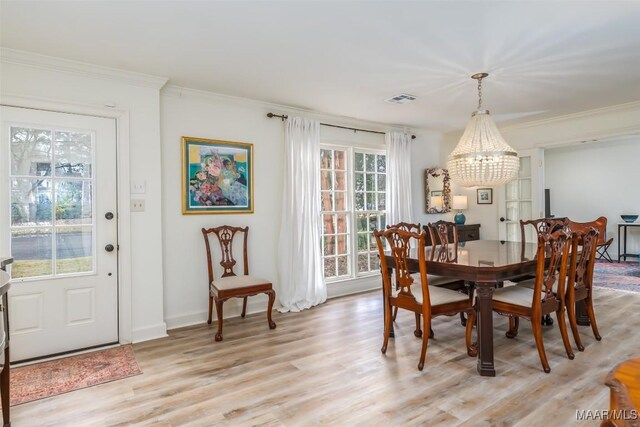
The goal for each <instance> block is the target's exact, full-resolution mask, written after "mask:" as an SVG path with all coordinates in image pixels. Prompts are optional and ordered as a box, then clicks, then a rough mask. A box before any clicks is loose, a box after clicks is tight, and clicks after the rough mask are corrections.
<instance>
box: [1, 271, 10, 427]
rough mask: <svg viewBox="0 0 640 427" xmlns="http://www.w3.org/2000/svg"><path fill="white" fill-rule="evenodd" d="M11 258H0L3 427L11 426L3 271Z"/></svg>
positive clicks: (7, 282)
mask: <svg viewBox="0 0 640 427" xmlns="http://www.w3.org/2000/svg"><path fill="white" fill-rule="evenodd" d="M12 262H13V258H0V323H1V325H0V328H1V330H0V336H1V339H0V369H1V371H0V402H2V421H3V425H4V426H5V427H6V426H10V425H11V417H10V412H9V403H10V400H11V399H10V398H9V392H10V387H9V375H10V373H9V307H8V306H7V304H8V297H7V291H8V290H9V288H10V287H11V282H10V280H11V277H9V274H7V272H6V271H5V268H6V266H7V265H9V264H11V263H12Z"/></svg>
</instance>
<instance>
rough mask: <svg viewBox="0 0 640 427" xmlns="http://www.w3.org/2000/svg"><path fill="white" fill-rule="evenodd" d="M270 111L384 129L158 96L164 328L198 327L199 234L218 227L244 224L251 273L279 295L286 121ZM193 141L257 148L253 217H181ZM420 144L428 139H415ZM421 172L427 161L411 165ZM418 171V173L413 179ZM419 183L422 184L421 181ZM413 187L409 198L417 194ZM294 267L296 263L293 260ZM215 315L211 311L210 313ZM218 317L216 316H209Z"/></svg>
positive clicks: (369, 143)
mask: <svg viewBox="0 0 640 427" xmlns="http://www.w3.org/2000/svg"><path fill="white" fill-rule="evenodd" d="M268 112H274V113H277V114H290V115H296V114H300V115H303V116H306V117H311V118H315V119H318V120H320V121H322V122H327V123H333V124H339V125H344V126H353V127H358V128H364V129H372V130H380V131H384V130H387V129H388V127H387V126H383V125H380V124H377V123H370V122H362V121H357V120H350V119H346V118H343V117H336V116H331V115H327V114H315V113H310V112H305V111H300V110H296V109H294V108H290V107H284V106H277V105H272V104H267V103H262V102H258V101H251V100H246V99H240V98H234V97H228V96H222V95H216V94H213V93H208V92H203V91H196V90H191V89H184V88H179V87H172V86H168V87H166V88H165V89H164V90H163V91H162V98H161V115H162V124H161V126H162V176H163V185H162V186H163V232H164V247H163V250H164V260H165V261H164V273H165V316H166V317H165V318H166V322H167V325H168V326H169V328H174V327H179V326H185V325H189V324H196V323H202V322H204V321H205V320H206V315H207V310H208V302H207V301H208V297H207V296H208V285H207V282H208V278H207V269H206V255H205V251H204V242H203V238H202V233H201V231H200V229H201V228H202V227H205V228H208V227H212V226H219V225H223V224H230V225H236V226H245V225H248V226H249V230H250V231H249V250H248V251H249V263H250V272H251V274H253V275H257V276H261V277H264V278H266V279H269V280H271V281H273V284H274V287H275V289H276V292H278V289H279V288H278V285H279V284H278V272H277V253H278V236H279V231H280V216H281V215H280V213H281V209H282V206H281V205H282V180H283V172H282V170H283V161H282V159H283V155H284V124H283V123H282V122H281V121H280V119H277V118H273V119H269V118H267V117H266V114H267V113H268ZM320 129H321V138H322V142H323V143H331V144H338V145H345V146H355V147H364V148H382V149H384V135H380V134H372V133H366V132H355V133H354V132H353V131H349V130H344V129H336V128H331V127H325V126H322V127H321V128H320ZM182 136H191V137H199V138H207V139H219V140H226V141H239V142H248V143H251V144H253V145H254V176H255V181H254V195H255V212H254V213H253V214H222V215H182V212H181V197H182V194H181V181H180V174H181V145H180V141H181V137H182ZM413 142H414V144H415V146H416V147H423V145H422V144H424V143H425V142H427V141H425V140H424V139H423V138H422V137H420V136H419V137H418V138H417V139H416V140H414V141H413ZM437 146H438V143H437V141H435V142H431V143H427V144H425V145H424V147H423V148H419V149H418V152H419V153H420V156H422V155H423V154H424V155H425V156H426V157H427V158H428V157H431V156H430V154H429V153H430V152H431V150H433V149H434V147H435V149H436V150H437ZM416 164H418V165H420V167H424V161H423V160H420V161H416ZM419 174H420V171H419V170H415V171H414V175H419ZM418 184H421V181H418ZM420 188H421V187H419V188H415V187H414V189H413V191H414V193H416V192H417V193H419V192H420V191H422V190H421V189H420ZM292 262H295V260H292ZM377 286H379V278H368V279H356V280H351V281H345V282H338V283H331V284H329V285H328V287H329V289H328V293H329V296H330V297H331V296H337V295H343V294H347V293H351V292H356V291H359V290H363V289H371V288H374V287H377ZM240 303H241V300H229V301H227V302H225V305H224V315H225V317H230V316H237V315H238V314H239V311H240V308H241V307H240ZM265 309H266V298H264V297H263V296H256V297H253V298H251V299H250V300H249V307H248V311H249V312H252V311H264V310H265ZM214 311H215V309H214ZM214 318H215V314H214Z"/></svg>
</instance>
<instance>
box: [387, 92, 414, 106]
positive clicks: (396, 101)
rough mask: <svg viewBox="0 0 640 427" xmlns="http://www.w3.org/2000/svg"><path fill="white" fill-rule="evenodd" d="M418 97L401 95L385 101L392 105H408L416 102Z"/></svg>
mask: <svg viewBox="0 0 640 427" xmlns="http://www.w3.org/2000/svg"><path fill="white" fill-rule="evenodd" d="M415 100H416V97H415V96H413V95H407V94H406V93H401V94H400V95H397V96H394V97H393V98H389V99H385V101H384V102H388V103H390V104H406V103H407V102H411V101H415Z"/></svg>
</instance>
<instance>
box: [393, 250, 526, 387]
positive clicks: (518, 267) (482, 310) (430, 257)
mask: <svg viewBox="0 0 640 427" xmlns="http://www.w3.org/2000/svg"><path fill="white" fill-rule="evenodd" d="M537 249H538V245H537V244H536V243H522V242H507V241H502V240H474V241H469V242H463V243H459V244H458V245H457V246H454V245H448V246H447V247H441V246H427V247H426V248H425V251H426V254H425V255H426V260H427V261H426V267H427V273H428V274H436V275H439V276H447V277H454V278H457V279H460V280H464V281H467V282H471V283H475V289H476V311H477V313H478V316H477V325H476V327H477V334H478V338H477V340H478V341H477V345H478V366H477V369H478V373H479V374H480V375H482V376H491V377H493V376H495V375H496V369H495V366H494V361H493V303H492V299H493V291H494V289H495V288H496V287H497V286H501V285H502V284H503V282H504V281H506V280H511V279H517V278H519V277H523V276H527V275H533V274H534V273H535V271H536V264H537V261H536V253H537ZM443 250H446V251H447V252H448V253H447V256H442V252H443ZM410 251H411V255H410V258H409V260H408V268H409V270H410V271H411V272H419V271H420V270H419V265H418V256H417V252H416V251H417V249H416V248H412V249H410ZM385 259H386V261H387V266H388V268H389V269H393V268H394V267H395V263H394V260H393V257H392V256H390V255H385Z"/></svg>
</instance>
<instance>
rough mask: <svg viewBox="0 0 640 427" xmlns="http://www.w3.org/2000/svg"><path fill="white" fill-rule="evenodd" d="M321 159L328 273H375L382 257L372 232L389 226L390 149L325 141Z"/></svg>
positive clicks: (324, 251) (341, 275) (332, 277)
mask: <svg viewBox="0 0 640 427" xmlns="http://www.w3.org/2000/svg"><path fill="white" fill-rule="evenodd" d="M350 153H352V156H349V154H350ZM320 163H321V164H320V175H321V199H322V200H321V202H322V205H321V209H322V233H321V236H322V239H321V242H322V243H321V244H322V254H323V269H324V277H325V279H326V280H328V281H331V280H336V279H341V278H355V277H359V276H368V275H372V274H375V273H377V271H378V270H379V268H380V261H379V258H378V249H377V245H376V241H375V237H374V236H373V232H374V230H378V229H384V228H385V226H386V222H385V212H384V211H385V209H386V155H385V154H384V153H382V152H371V151H368V152H366V151H360V150H358V149H347V148H338V147H335V148H334V147H331V148H330V147H323V148H322V149H321V161H320ZM348 177H351V178H348ZM349 179H353V181H351V182H353V184H352V185H350V182H349ZM351 221H353V224H355V227H353V229H352V228H351ZM385 246H386V242H385Z"/></svg>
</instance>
